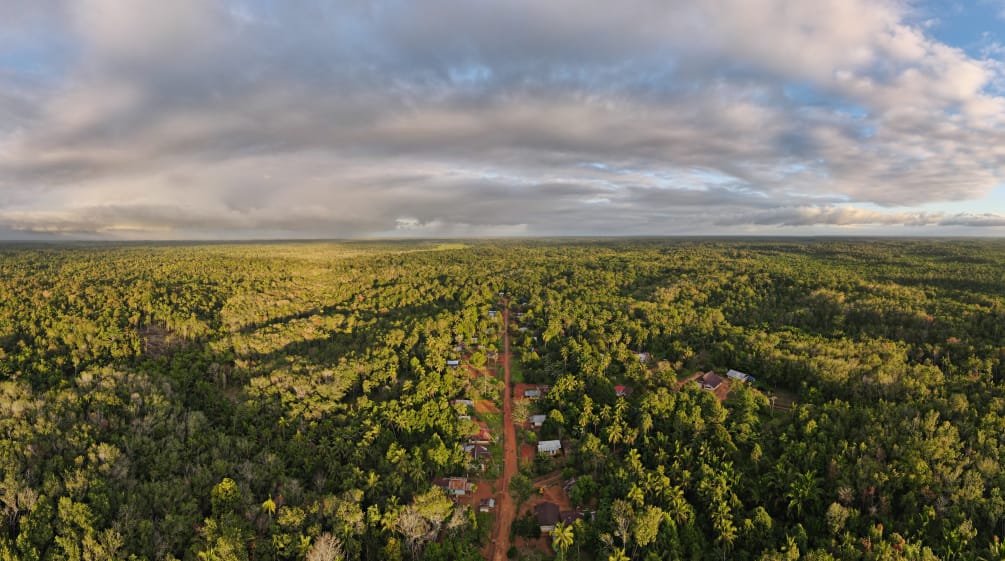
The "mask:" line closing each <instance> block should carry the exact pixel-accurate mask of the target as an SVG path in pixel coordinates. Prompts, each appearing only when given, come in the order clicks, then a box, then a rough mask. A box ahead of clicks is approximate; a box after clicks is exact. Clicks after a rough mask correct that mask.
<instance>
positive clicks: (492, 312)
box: [489, 310, 497, 318]
mask: <svg viewBox="0 0 1005 561" xmlns="http://www.w3.org/2000/svg"><path fill="white" fill-rule="evenodd" d="M496 313H497V312H496V311H495V310H489V317H490V318H494V317H496Z"/></svg>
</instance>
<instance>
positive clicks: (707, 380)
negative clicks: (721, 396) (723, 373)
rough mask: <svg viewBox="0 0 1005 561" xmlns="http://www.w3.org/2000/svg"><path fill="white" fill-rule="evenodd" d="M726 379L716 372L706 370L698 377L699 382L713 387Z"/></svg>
mask: <svg viewBox="0 0 1005 561" xmlns="http://www.w3.org/2000/svg"><path fill="white" fill-rule="evenodd" d="M723 381H724V380H723V379H722V378H721V377H719V375H718V374H716V373H715V372H706V373H704V374H702V375H701V376H700V377H699V378H698V382H699V383H701V384H704V385H706V386H711V387H713V388H715V387H718V386H719V384H722V382H723Z"/></svg>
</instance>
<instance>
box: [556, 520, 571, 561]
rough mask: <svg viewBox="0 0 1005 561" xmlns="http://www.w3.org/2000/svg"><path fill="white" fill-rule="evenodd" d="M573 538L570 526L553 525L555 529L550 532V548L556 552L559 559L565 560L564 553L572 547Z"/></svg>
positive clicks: (560, 523)
mask: <svg viewBox="0 0 1005 561" xmlns="http://www.w3.org/2000/svg"><path fill="white" fill-rule="evenodd" d="M573 537H574V536H573V533H572V526H567V525H565V524H563V523H562V522H559V523H558V524H555V529H554V530H552V531H551V547H553V548H555V550H556V551H558V558H559V559H562V560H564V559H565V552H566V551H568V550H569V547H570V546H572V541H573Z"/></svg>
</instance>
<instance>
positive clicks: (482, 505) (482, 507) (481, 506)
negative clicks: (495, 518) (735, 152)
mask: <svg viewBox="0 0 1005 561" xmlns="http://www.w3.org/2000/svg"><path fill="white" fill-rule="evenodd" d="M495 509H496V500H495V499H482V500H481V502H479V503H478V512H492V511H493V510H495Z"/></svg>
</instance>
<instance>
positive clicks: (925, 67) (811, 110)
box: [0, 0, 1005, 238]
mask: <svg viewBox="0 0 1005 561" xmlns="http://www.w3.org/2000/svg"><path fill="white" fill-rule="evenodd" d="M997 9H998V8H997V7H994V8H992V13H994V12H995V11H997ZM939 15H940V14H933V12H932V9H931V8H930V7H926V6H925V5H922V4H918V3H914V2H906V1H894V0H817V1H814V2H805V1H803V0H708V1H705V2H691V1H685V0H624V1H621V2H613V3H610V2H609V3H584V2H582V1H579V0H577V1H572V0H549V1H547V2H540V1H536V0H535V1H531V0H510V1H498V2H472V1H470V0H426V1H423V2H410V1H403V0H351V1H346V2H337V3H330V2H321V1H314V0H304V1H302V2H283V1H279V0H229V1H219V2H207V1H205V0H172V1H171V2H164V1H162V0H131V1H128V2H126V1H121V0H72V1H71V0H53V1H52V2H33V1H31V0H14V1H13V2H5V3H2V4H0V238H16V237H39V236H58V237H112V238H254V237H343V236H508V235H610V234H615V235H661V234H666V235H673V234H744V233H776V234H785V233H794V234H806V233H828V234H835V233H837V234H840V233H860V232H861V233H891V234H919V233H920V234H933V235H938V234H977V235H980V234H987V235H1002V233H1005V193H1003V192H1002V191H1001V185H1002V181H1003V179H1002V170H1003V169H1005V62H1003V60H1005V59H1003V56H1002V53H1003V52H1005V49H1003V48H1002V46H1001V45H1000V44H999V43H998V42H997V36H996V35H995V34H994V33H986V32H985V33H983V34H976V32H975V36H974V37H973V42H972V43H969V44H966V45H963V44H960V45H953V44H950V43H948V42H946V41H945V40H942V39H940V38H939V37H938V34H937V33H936V32H935V30H937V29H938V26H939V25H940V22H939V20H938V16H939ZM998 23H999V24H1000V23H1001V22H998Z"/></svg>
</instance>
